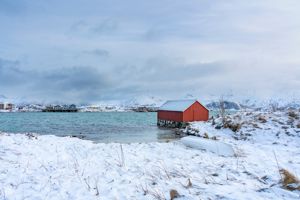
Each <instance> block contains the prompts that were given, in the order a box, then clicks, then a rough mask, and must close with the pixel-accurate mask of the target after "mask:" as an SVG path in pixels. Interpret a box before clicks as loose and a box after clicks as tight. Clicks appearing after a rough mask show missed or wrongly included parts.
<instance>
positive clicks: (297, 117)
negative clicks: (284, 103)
mask: <svg viewBox="0 0 300 200" xmlns="http://www.w3.org/2000/svg"><path fill="white" fill-rule="evenodd" d="M288 115H289V117H291V118H294V119H299V115H298V114H297V113H296V112H295V111H293V110H290V111H289V112H288Z"/></svg>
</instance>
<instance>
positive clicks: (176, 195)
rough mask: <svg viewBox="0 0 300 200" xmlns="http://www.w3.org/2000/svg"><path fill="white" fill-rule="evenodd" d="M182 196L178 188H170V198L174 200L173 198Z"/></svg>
mask: <svg viewBox="0 0 300 200" xmlns="http://www.w3.org/2000/svg"><path fill="white" fill-rule="evenodd" d="M178 197H180V195H179V193H178V192H177V190H174V189H172V190H170V199H171V200H173V199H176V198H178Z"/></svg>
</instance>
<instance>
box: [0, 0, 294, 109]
mask: <svg viewBox="0 0 300 200" xmlns="http://www.w3.org/2000/svg"><path fill="white" fill-rule="evenodd" d="M226 93H232V94H234V95H239V96H240V95H244V94H248V95H249V94H251V95H254V96H257V97H269V96H273V95H285V94H292V95H296V96H297V95H299V96H300V1H299V0H281V1H278V0H265V1H264V0H251V1H241V0H236V1H234V0H214V1H212V0H207V1H203V0H189V1H183V0H181V1H178V0H151V1H141V0H127V1H124V0H109V1H102V0H89V1H86V0H64V1H61V0H13V1H12V0H0V95H4V96H7V97H10V98H23V99H26V100H33V101H49V102H50V101H65V102H74V103H79V102H97V101H101V100H118V99H127V98H131V97H135V96H142V95H155V96H160V97H163V98H173V99H174V98H182V97H184V96H185V95H186V94H193V95H195V96H197V97H205V96H209V95H222V94H226Z"/></svg>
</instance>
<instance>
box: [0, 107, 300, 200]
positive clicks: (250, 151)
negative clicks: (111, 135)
mask: <svg viewBox="0 0 300 200" xmlns="http://www.w3.org/2000/svg"><path fill="white" fill-rule="evenodd" d="M244 114H245V115H243V117H244V118H245V121H246V120H249V119H250V117H252V116H250V117H249V116H247V115H246V113H244ZM261 114H263V115H264V116H265V117H266V119H267V120H268V122H266V123H260V122H257V124H258V126H259V128H257V129H255V130H253V131H252V135H251V136H249V138H248V139H235V138H234V137H233V136H234V135H236V133H234V132H232V131H231V130H230V129H221V130H217V129H215V128H213V127H212V126H211V125H210V124H209V123H195V124H193V125H192V127H193V128H194V129H197V130H198V133H197V134H199V136H201V134H203V133H204V132H207V133H208V134H209V137H211V136H216V137H217V138H218V141H222V142H225V143H227V144H230V145H231V146H232V147H233V149H234V151H235V156H233V157H223V156H219V155H217V154H215V153H211V152H209V151H205V150H198V149H193V148H188V147H186V146H185V145H183V144H182V143H181V141H180V140H179V141H172V142H169V143H159V142H152V143H130V144H120V143H93V142H92V141H87V140H81V139H78V138H70V137H57V136H53V135H35V134H33V135H32V134H29V135H25V134H9V133H0V147H1V148H0V149H1V150H0V163H1V165H0V188H1V189H0V199H1V198H3V197H4V199H24V198H26V197H30V198H31V199H32V198H36V199H99V198H104V199H170V191H171V190H176V191H177V192H178V193H179V195H180V196H179V198H178V199H198V198H201V199H274V198H284V199H298V198H299V196H300V193H299V192H297V191H289V190H286V189H284V188H282V185H281V183H280V175H279V173H278V165H277V163H276V159H277V160H278V163H279V166H280V167H282V168H285V169H288V170H290V171H291V172H293V173H294V174H296V175H297V174H300V171H299V169H300V162H299V160H300V135H299V133H298V129H297V128H288V129H282V127H281V126H280V127H276V126H277V123H278V122H275V121H276V120H282V121H280V123H283V122H284V123H285V122H286V121H288V120H289V117H288V116H287V115H286V114H285V113H275V114H268V113H261ZM253 116H255V113H254V114H253ZM271 117H272V118H271ZM296 122H298V121H296ZM251 123H252V122H251ZM249 124H250V123H249ZM290 127H291V126H290ZM247 128H248V127H245V128H244V129H242V130H241V131H245V130H246V129H247ZM278 130H282V132H281V133H280V135H279V136H278V135H276V134H277V131H278ZM285 130H287V131H289V134H286V132H285ZM292 131H294V132H292ZM278 137H280V140H278ZM274 153H275V154H276V159H275V157H274Z"/></svg>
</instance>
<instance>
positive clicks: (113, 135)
mask: <svg viewBox="0 0 300 200" xmlns="http://www.w3.org/2000/svg"><path fill="white" fill-rule="evenodd" d="M156 120H157V113H154V112H153V113H152V112H149V113H137V112H78V113H45V112H24V113H0V131H2V132H8V133H37V134H41V135H43V134H51V135H57V136H73V137H79V138H82V139H87V140H93V141H95V142H123V143H129V142H156V141H166V140H170V139H175V138H176V136H175V134H174V132H173V131H172V130H170V129H162V128H159V127H157V125H156Z"/></svg>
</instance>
